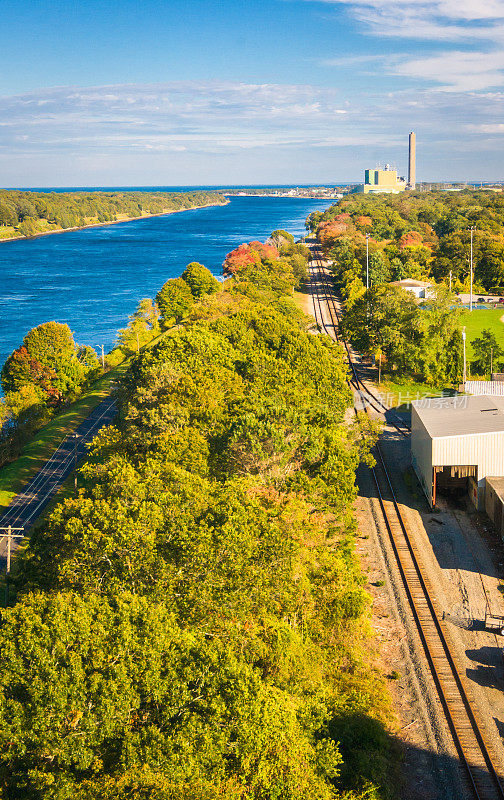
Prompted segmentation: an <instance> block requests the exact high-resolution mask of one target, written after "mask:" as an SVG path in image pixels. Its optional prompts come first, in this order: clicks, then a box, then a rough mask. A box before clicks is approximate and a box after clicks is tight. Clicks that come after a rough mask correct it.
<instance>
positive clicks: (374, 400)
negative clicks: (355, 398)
mask: <svg viewBox="0 0 504 800" xmlns="http://www.w3.org/2000/svg"><path fill="white" fill-rule="evenodd" d="M315 261H318V262H319V275H321V279H322V282H323V285H324V289H325V295H326V298H327V305H328V309H329V314H330V316H331V322H332V324H333V325H334V317H333V313H332V312H333V311H334V314H335V316H336V319H337V321H338V328H339V327H340V324H341V321H340V315H339V311H338V308H337V306H336V302H335V299H334V296H333V294H332V286H331V284H330V282H329V281H328V279H327V275H326V274H325V273H324V272H322V269H323V267H322V263H321V259H320V258H315ZM327 287H329V291H327ZM331 307H332V308H331ZM338 338H339V339H341V341H342V342H343V344H344V346H345V349H346V351H347V358H348V362H349V364H350V368H351V370H352V375H353V379H354V381H355V384H356V388H357V389H359V386H360V387H362V388H361V390H360V391H363V392H365V394H366V400H367V403H368V404H369V405H371V406H372V407H373V408H374V409H375V411H377V412H378V413H379V414H383V413H384V411H385V412H390V411H391V412H392V413H393V414H394V415H395V416H396V417H397V419H398V420H399V423H400V424H399V425H397V424H396V423H394V422H391V421H390V422H389V424H391V425H392V426H393V427H394V428H396V430H398V431H399V433H401V434H402V435H403V436H408V435H409V434H410V432H411V429H410V427H409V426H408V424H407V423H406V422H404V420H402V419H401V418H400V417H399V415H398V414H396V413H395V412H394V411H393V409H390V408H389V407H388V406H387V405H385V403H384V402H383V401H382V400H380V398H379V397H378V396H377V395H375V394H374V392H372V391H371V389H370V388H369V387H368V386H367V385H366V384H365V383H364V381H363V380H362V378H360V377H359V374H358V367H357V365H356V363H355V361H354V360H353V358H352V353H351V350H350V346H349V344H348V342H347V341H346V339H345V338H344V337H338ZM369 397H371V398H372V400H369ZM376 403H377V404H378V405H379V406H381V408H377V406H376V405H375V404H376ZM382 409H383V410H382ZM405 431H406V432H405Z"/></svg>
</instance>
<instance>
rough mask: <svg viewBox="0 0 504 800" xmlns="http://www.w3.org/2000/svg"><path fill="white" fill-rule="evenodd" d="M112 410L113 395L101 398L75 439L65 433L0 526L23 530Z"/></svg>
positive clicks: (1, 550) (2, 546) (1, 552)
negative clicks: (10, 526)
mask: <svg viewBox="0 0 504 800" xmlns="http://www.w3.org/2000/svg"><path fill="white" fill-rule="evenodd" d="M116 413H117V407H116V404H115V400H114V399H113V398H111V397H107V398H105V400H102V402H101V403H100V404H99V405H97V406H96V408H95V409H94V410H93V411H92V412H91V414H90V415H89V417H87V419H85V420H84V422H81V424H80V425H79V426H78V427H77V428H76V430H75V433H76V434H77V435H78V438H77V440H76V439H75V436H74V434H73V433H70V434H69V435H68V436H66V437H65V439H63V441H62V442H61V444H60V445H59V447H58V448H57V450H55V451H54V453H53V454H52V456H51V457H50V458H49V459H48V461H46V463H45V464H44V466H43V467H41V469H40V470H39V471H38V472H37V474H36V475H35V477H34V478H32V480H31V481H30V482H29V483H28V484H27V485H26V486H25V488H24V489H23V491H21V492H20V493H19V494H18V495H16V497H14V499H13V500H12V502H11V503H10V505H9V506H8V507H7V509H6V510H5V513H4V514H3V516H2V517H0V528H2V527H5V526H6V525H12V527H13V528H20V527H22V528H23V529H24V531H26V532H27V531H28V530H29V529H30V527H31V525H32V524H33V523H34V522H35V520H36V518H37V517H38V516H39V514H40V513H41V512H42V511H43V510H44V508H45V507H46V506H47V504H48V503H49V501H50V500H51V499H52V497H53V496H54V495H55V494H56V492H57V491H58V489H59V488H60V486H61V485H62V483H63V482H64V481H65V480H66V479H67V478H68V476H69V475H70V473H71V472H72V471H73V469H74V467H75V460H76V451H77V461H78V460H79V459H81V458H82V456H83V455H85V453H86V452H87V447H86V444H89V442H90V441H91V440H92V439H93V438H94V437H95V436H96V434H97V433H98V431H99V430H100V428H102V427H103V426H104V425H109V424H110V422H111V421H112V420H113V419H114V417H115V415H116ZM76 441H77V447H76V444H75V443H76ZM4 533H5V532H4V531H0V536H3V538H1V539H0V567H1V568H4V566H5V560H6V553H7V539H6V537H5V535H4ZM15 533H21V531H15ZM16 541H19V540H15V539H13V541H12V548H11V549H12V551H14V550H15V548H16Z"/></svg>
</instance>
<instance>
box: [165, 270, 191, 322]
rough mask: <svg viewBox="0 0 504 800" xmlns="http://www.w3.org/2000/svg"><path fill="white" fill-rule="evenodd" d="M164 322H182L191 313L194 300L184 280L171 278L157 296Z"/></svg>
mask: <svg viewBox="0 0 504 800" xmlns="http://www.w3.org/2000/svg"><path fill="white" fill-rule="evenodd" d="M156 303H157V305H158V307H159V310H160V312H161V317H162V320H163V322H164V323H165V324H166V323H168V322H169V321H170V320H175V322H180V320H181V319H183V317H185V316H186V315H187V314H188V312H189V311H190V309H191V307H192V305H193V303H194V298H193V296H192V293H191V290H190V288H189V286H188V285H187V283H186V282H185V280H184V279H183V278H169V279H168V280H167V281H166V283H165V284H163V286H162V288H161V289H160V291H159V292H158V293H157V295H156Z"/></svg>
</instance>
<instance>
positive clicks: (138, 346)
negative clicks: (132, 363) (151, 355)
mask: <svg viewBox="0 0 504 800" xmlns="http://www.w3.org/2000/svg"><path fill="white" fill-rule="evenodd" d="M136 337H137V355H138V354H139V352H140V340H139V338H138V331H137V332H136Z"/></svg>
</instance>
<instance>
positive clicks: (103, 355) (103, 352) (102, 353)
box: [101, 345, 105, 372]
mask: <svg viewBox="0 0 504 800" xmlns="http://www.w3.org/2000/svg"><path fill="white" fill-rule="evenodd" d="M101 363H102V367H103V371H104V372H105V351H104V349H103V345H102V346H101Z"/></svg>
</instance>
